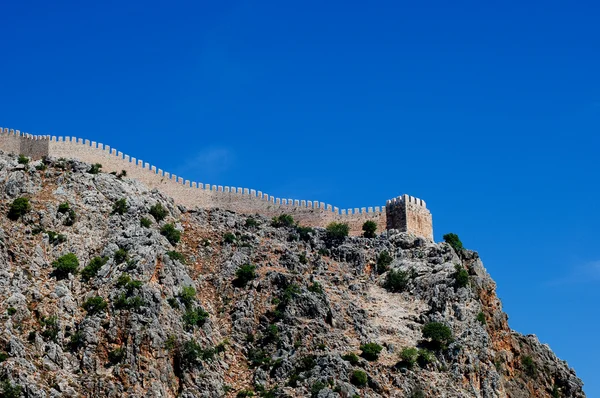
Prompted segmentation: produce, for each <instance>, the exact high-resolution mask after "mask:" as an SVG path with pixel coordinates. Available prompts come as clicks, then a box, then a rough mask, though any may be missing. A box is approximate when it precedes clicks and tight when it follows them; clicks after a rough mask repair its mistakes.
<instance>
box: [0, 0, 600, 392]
mask: <svg viewBox="0 0 600 398" xmlns="http://www.w3.org/2000/svg"><path fill="white" fill-rule="evenodd" d="M10 3H12V4H8V2H3V3H2V4H0V14H1V15H2V35H1V36H0V54H2V57H3V61H2V62H0V125H2V126H6V127H11V128H15V129H20V130H22V131H27V132H30V133H34V134H52V135H69V136H78V137H84V138H90V139H93V140H97V141H100V142H103V143H106V144H108V145H111V146H112V147H115V148H118V149H119V150H121V151H123V152H125V153H128V154H130V155H132V156H135V157H138V158H141V159H144V160H145V161H147V162H150V163H152V164H155V165H157V166H158V167H161V168H162V169H164V170H167V171H171V172H173V173H176V174H178V175H181V176H183V177H185V178H187V179H191V180H195V181H199V182H204V183H211V184H221V185H232V186H240V187H249V188H256V189H259V190H262V191H264V192H268V193H270V194H273V195H275V196H279V197H288V198H298V199H307V200H314V199H318V200H319V201H323V202H327V203H331V204H333V205H336V206H339V207H340V208H351V207H352V208H353V207H363V206H377V205H383V204H384V203H385V200H386V199H388V198H391V197H394V196H398V195H400V194H403V193H408V194H410V195H413V196H417V197H420V198H422V199H424V200H426V201H427V203H428V206H429V208H430V209H431V211H432V213H433V215H434V230H435V236H436V239H437V240H441V236H442V235H443V234H444V233H446V232H456V233H457V234H459V236H460V237H461V238H462V240H463V242H464V244H465V246H467V247H469V248H472V249H475V250H478V251H479V253H480V255H481V256H482V258H483V260H484V263H485V265H486V267H487V269H488V271H489V272H490V273H491V275H492V277H493V278H494V279H495V280H496V281H497V283H498V294H499V296H500V298H501V299H502V301H503V303H504V308H505V310H506V311H507V313H508V314H509V317H510V319H509V323H510V325H511V327H512V328H514V329H516V330H517V331H519V332H521V333H535V334H537V335H538V336H539V338H540V340H541V341H542V342H545V343H548V344H549V345H550V346H551V348H552V349H553V350H554V351H555V352H556V353H557V355H558V356H559V357H560V358H562V359H565V360H567V361H568V362H569V364H570V365H571V366H572V367H574V368H575V370H576V371H577V374H578V375H579V376H580V377H581V378H582V379H583V381H584V382H585V390H586V392H587V394H588V395H589V396H600V380H598V379H597V378H595V377H594V376H596V375H597V358H598V356H600V343H599V342H598V340H597V338H596V335H595V333H594V332H593V331H595V330H597V329H598V327H600V320H599V319H598V307H597V305H598V302H599V298H600V289H598V286H599V285H600V249H599V248H598V244H597V243H598V230H597V228H598V225H600V213H599V212H598V207H597V198H598V195H599V194H600V186H599V178H598V172H599V171H600V167H599V165H598V148H599V144H600V134H599V127H600V78H599V72H598V71H600V51H599V49H600V31H599V28H598V24H597V21H598V18H599V17H600V5H599V4H597V3H596V4H594V2H591V1H590V2H576V3H575V2H564V1H543V2H542V1H540V2H532V1H524V2H523V1H520V2H510V1H507V2H501V3H497V4H494V3H491V2H481V1H478V2H475V1H473V2H452V4H449V3H448V2H442V1H439V2H438V1H428V2H397V1H395V2H392V1H390V2H378V1H375V2H369V3H368V6H367V5H366V4H367V3H365V2H358V1H356V2H354V1H350V2H348V1H345V2H341V1H327V2H323V1H304V2H281V1H272V2H268V1H265V2H245V1H230V2H176V1H174V2H169V4H168V6H167V5H166V4H167V3H165V2H157V1H143V2H142V1H128V2H117V1H106V2H96V3H94V4H91V3H90V2H74V1H73V2H72V1H56V2H41V1H40V2H37V1H20V2H10ZM123 3H126V4H123ZM216 3H220V4H218V5H217V4H216Z"/></svg>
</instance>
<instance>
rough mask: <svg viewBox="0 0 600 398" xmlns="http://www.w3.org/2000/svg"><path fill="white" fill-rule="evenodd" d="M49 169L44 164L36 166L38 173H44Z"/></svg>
mask: <svg viewBox="0 0 600 398" xmlns="http://www.w3.org/2000/svg"><path fill="white" fill-rule="evenodd" d="M47 168H48V166H46V165H45V164H44V163H40V164H36V165H35V169H36V170H38V171H44V170H46V169H47Z"/></svg>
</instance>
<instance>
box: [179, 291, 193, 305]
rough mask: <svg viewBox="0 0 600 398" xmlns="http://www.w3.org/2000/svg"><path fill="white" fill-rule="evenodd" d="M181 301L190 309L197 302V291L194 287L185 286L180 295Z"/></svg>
mask: <svg viewBox="0 0 600 398" xmlns="http://www.w3.org/2000/svg"><path fill="white" fill-rule="evenodd" d="M179 299H180V300H181V302H182V303H183V304H184V305H185V306H186V307H187V308H190V307H191V305H192V304H193V303H194V301H195V300H196V289H194V287H193V286H184V287H183V288H182V289H181V293H179Z"/></svg>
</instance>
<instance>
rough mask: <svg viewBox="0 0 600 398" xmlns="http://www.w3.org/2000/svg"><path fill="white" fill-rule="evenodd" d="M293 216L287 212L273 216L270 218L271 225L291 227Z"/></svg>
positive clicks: (293, 223) (293, 222)
mask: <svg viewBox="0 0 600 398" xmlns="http://www.w3.org/2000/svg"><path fill="white" fill-rule="evenodd" d="M295 223H296V222H295V221H294V217H292V216H290V215H289V214H281V215H279V216H276V217H273V219H272V220H271V225H272V226H273V227H276V228H281V227H293V226H294V225H295Z"/></svg>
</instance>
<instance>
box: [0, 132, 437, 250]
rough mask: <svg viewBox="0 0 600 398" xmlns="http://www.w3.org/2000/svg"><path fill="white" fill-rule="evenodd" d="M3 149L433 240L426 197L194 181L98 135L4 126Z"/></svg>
mask: <svg viewBox="0 0 600 398" xmlns="http://www.w3.org/2000/svg"><path fill="white" fill-rule="evenodd" d="M0 150H2V151H4V152H7V153H12V154H23V155H25V156H29V157H31V158H33V159H40V158H42V157H44V156H53V157H58V158H73V159H77V160H80V161H83V162H87V163H91V164H93V163H100V164H102V171H105V172H111V171H116V172H120V171H121V170H125V171H126V172H127V177H129V178H135V179H137V180H139V181H141V182H143V183H144V184H145V185H147V186H148V187H149V188H157V189H159V190H160V191H162V192H164V193H165V194H167V195H169V196H171V197H173V199H175V201H176V202H178V203H180V204H183V205H185V206H187V207H201V208H222V209H227V210H231V211H235V212H239V213H244V214H261V215H263V216H267V217H273V216H277V215H280V214H283V213H287V214H290V215H292V216H293V217H294V219H296V220H298V221H299V222H300V224H302V225H306V226H321V227H324V226H327V224H329V223H330V222H332V221H336V222H345V223H348V225H349V226H350V233H351V234H353V235H360V234H362V225H363V224H364V222H365V221H367V220H372V221H375V222H376V223H377V226H378V228H377V230H378V231H380V232H381V231H384V230H385V229H398V230H401V231H404V232H411V233H414V234H416V235H418V236H422V237H425V238H427V239H430V240H433V227H432V219H431V213H430V212H429V210H427V207H426V206H425V202H424V201H422V200H420V199H417V198H414V197H412V196H408V195H403V196H401V197H398V198H394V199H392V200H388V202H387V204H386V206H375V207H368V208H365V207H363V208H360V209H359V208H355V209H342V210H340V209H338V208H337V207H333V206H332V205H330V204H325V203H323V202H319V201H310V200H294V199H281V198H276V197H274V196H272V195H269V194H266V193H263V192H261V191H256V190H254V189H248V188H239V187H228V186H221V185H219V186H216V185H208V184H202V183H196V182H190V181H189V180H184V179H183V178H181V177H178V176H176V175H174V174H170V173H168V172H165V171H163V170H161V169H158V168H156V167H155V166H152V165H150V164H149V163H147V162H144V161H143V160H141V159H136V158H134V157H131V156H129V155H126V154H123V153H122V152H119V151H117V150H115V149H114V148H111V147H110V146H108V145H103V144H101V143H97V142H95V141H89V140H83V139H81V138H76V137H55V136H33V135H31V134H27V133H21V132H19V131H18V130H9V129H3V128H1V127H0Z"/></svg>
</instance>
